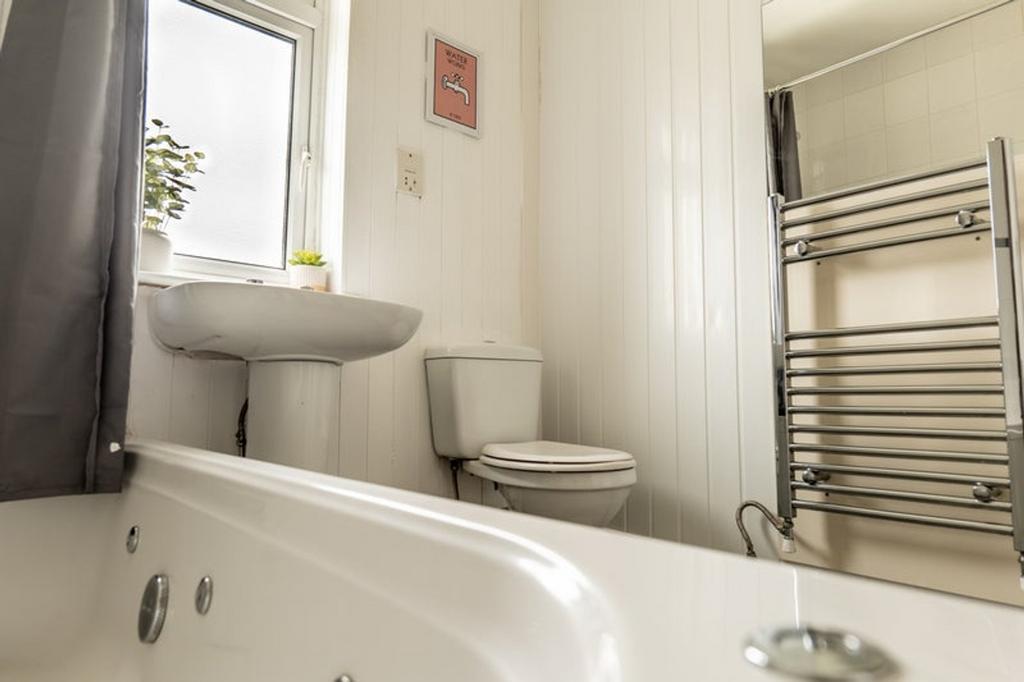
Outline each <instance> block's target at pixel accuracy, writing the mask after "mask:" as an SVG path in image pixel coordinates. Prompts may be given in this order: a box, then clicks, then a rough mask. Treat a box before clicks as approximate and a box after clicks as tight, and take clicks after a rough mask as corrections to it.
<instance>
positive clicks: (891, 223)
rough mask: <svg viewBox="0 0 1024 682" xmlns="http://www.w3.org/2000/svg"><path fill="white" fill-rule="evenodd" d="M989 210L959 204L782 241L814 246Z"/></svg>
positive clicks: (983, 204)
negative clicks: (863, 234)
mask: <svg viewBox="0 0 1024 682" xmlns="http://www.w3.org/2000/svg"><path fill="white" fill-rule="evenodd" d="M987 208H988V201H987V200H986V201H972V202H968V203H966V204H958V205H956V206H947V207H944V208H938V209H934V210H931V211H921V212H920V213H913V214H911V215H906V216H900V217H898V218H886V219H885V220H875V221H872V222H870V223H861V224H860V225H851V226H850V227H840V228H837V229H835V230H827V231H824V232H808V233H807V234H802V235H799V236H796V237H787V238H785V239H783V240H782V245H783V246H793V245H794V244H798V243H800V242H805V243H807V244H813V243H814V242H820V241H825V240H828V239H837V238H839V237H848V236H850V235H851V234H861V233H863V232H872V231H875V230H884V229H887V228H890V227H899V226H900V225H910V224H913V223H920V222H924V221H926V220H934V219H936V218H949V217H957V216H958V215H960V213H961V212H962V211H967V212H969V213H974V212H975V211H984V210H986V209H987Z"/></svg>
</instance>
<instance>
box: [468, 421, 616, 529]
mask: <svg viewBox="0 0 1024 682" xmlns="http://www.w3.org/2000/svg"><path fill="white" fill-rule="evenodd" d="M464 467H465V469H466V471H467V472H468V473H470V474H473V475H474V476H478V477H479V478H482V479H484V480H487V481H491V482H492V483H494V484H495V485H496V486H497V488H498V491H499V492H500V493H501V495H502V497H504V498H505V501H506V502H508V504H509V507H511V508H512V509H514V510H516V511H521V512H524V513H527V514H535V515H537V516H545V517H548V518H554V519H561V520H563V521H572V522H575V523H583V524H587V525H591V526H606V525H608V523H609V522H610V521H611V520H612V519H613V518H614V517H615V515H616V514H617V513H618V512H619V510H620V509H621V508H622V506H623V505H624V504H625V501H626V498H627V497H628V496H629V491H630V488H631V487H632V486H633V484H635V483H636V462H635V460H634V459H633V458H632V457H631V456H630V455H628V454H626V453H624V452H618V451H616V450H608V449H603V448H592V447H587V446H583V445H575V444H570V443H555V442H551V441H531V442H527V443H505V444H490V445H487V446H485V447H484V448H483V453H482V454H481V456H480V458H479V459H476V460H470V461H466V462H465V463H464Z"/></svg>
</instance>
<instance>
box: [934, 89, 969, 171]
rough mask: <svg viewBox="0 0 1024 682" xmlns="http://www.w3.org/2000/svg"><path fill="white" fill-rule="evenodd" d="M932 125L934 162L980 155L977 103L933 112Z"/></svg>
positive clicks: (945, 161) (951, 160) (947, 161)
mask: <svg viewBox="0 0 1024 682" xmlns="http://www.w3.org/2000/svg"><path fill="white" fill-rule="evenodd" d="M930 126H931V136H932V137H931V152H932V158H931V160H932V163H951V162H953V161H957V160H960V159H969V158H972V157H977V156H979V155H980V153H979V146H978V105H977V103H975V102H969V103H968V104H964V105H961V106H958V107H953V108H952V109H946V110H945V111H942V112H940V113H937V114H932V115H931V120H930Z"/></svg>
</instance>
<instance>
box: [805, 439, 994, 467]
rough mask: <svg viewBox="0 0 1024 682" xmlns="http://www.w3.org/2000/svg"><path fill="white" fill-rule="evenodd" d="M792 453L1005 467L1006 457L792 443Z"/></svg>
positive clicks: (940, 451) (991, 454)
mask: <svg viewBox="0 0 1024 682" xmlns="http://www.w3.org/2000/svg"><path fill="white" fill-rule="evenodd" d="M789 450H790V452H817V453H819V454H822V455H853V456H856V457H880V458H885V459H909V460H918V461H922V462H963V463H969V464H995V465H1005V464H1006V463H1007V462H1008V461H1009V458H1008V457H1007V456H1006V455H1001V454H995V453H986V452H949V451H946V450H918V449H908V448H871V447H866V446H862V445H823V444H815V443H790V444H789Z"/></svg>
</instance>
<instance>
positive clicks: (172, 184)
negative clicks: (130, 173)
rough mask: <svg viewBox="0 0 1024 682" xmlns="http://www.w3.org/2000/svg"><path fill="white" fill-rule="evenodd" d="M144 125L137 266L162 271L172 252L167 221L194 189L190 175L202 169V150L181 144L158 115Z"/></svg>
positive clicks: (180, 210)
mask: <svg viewBox="0 0 1024 682" xmlns="http://www.w3.org/2000/svg"><path fill="white" fill-rule="evenodd" d="M150 123H151V124H152V126H153V128H149V127H147V128H146V139H145V146H144V158H143V203H142V206H143V217H142V248H141V250H140V257H139V269H140V270H150V271H155V272H166V271H168V270H170V269H171V254H172V252H173V248H172V244H171V238H170V237H169V236H168V235H167V231H166V229H167V223H168V222H170V221H171V220H180V219H181V215H182V213H183V212H184V210H185V207H186V206H187V205H188V203H189V202H188V199H186V198H185V193H186V192H195V191H196V187H195V186H194V185H192V184H191V183H190V181H191V180H192V177H193V176H195V175H197V174H200V173H203V171H202V170H201V169H200V168H199V163H200V161H202V160H203V159H205V158H206V154H204V153H203V152H200V151H194V150H192V148H191V147H189V146H188V145H185V144H181V143H180V142H178V141H177V140H175V139H174V138H173V137H171V135H170V133H168V132H167V130H168V128H169V126H168V125H167V124H166V123H164V122H163V121H161V120H160V119H158V118H154V119H152V120H151V121H150Z"/></svg>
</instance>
